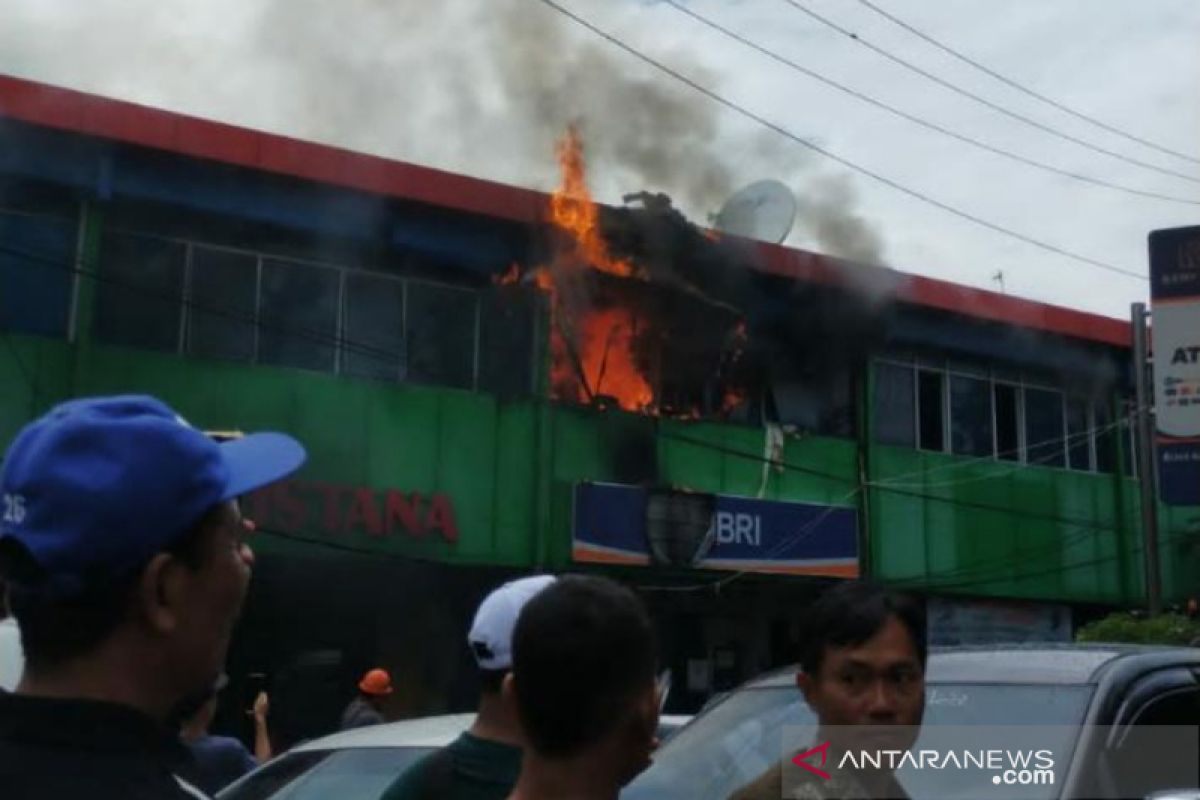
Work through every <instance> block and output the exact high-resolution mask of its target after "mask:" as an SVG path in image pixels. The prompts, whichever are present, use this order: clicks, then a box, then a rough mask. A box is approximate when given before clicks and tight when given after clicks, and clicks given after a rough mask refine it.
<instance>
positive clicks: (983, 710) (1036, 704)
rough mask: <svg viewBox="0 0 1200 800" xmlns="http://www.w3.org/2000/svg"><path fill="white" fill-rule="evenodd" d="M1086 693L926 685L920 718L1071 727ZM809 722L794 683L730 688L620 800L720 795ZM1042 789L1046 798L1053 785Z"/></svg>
mask: <svg viewBox="0 0 1200 800" xmlns="http://www.w3.org/2000/svg"><path fill="white" fill-rule="evenodd" d="M1091 693H1092V689H1091V687H1089V686H1033V685H1029V686H1023V685H1012V684H1005V685H995V684H943V685H938V686H933V685H931V686H930V687H929V689H928V693H927V698H926V711H925V723H926V724H927V725H994V726H1001V725H1041V726H1071V725H1075V724H1078V723H1079V722H1081V721H1082V719H1083V715H1084V712H1085V710H1086V709H1087V704H1088V701H1089V699H1090V697H1091ZM815 721H816V720H815V717H814V716H813V713H812V712H811V711H810V710H809V708H808V706H807V705H805V703H804V701H803V699H802V698H801V696H800V692H799V691H797V690H796V688H795V687H792V686H777V687H770V688H751V689H744V690H742V691H739V692H735V693H733V694H732V695H730V696H729V698H727V699H726V700H725V701H723V702H721V703H719V704H718V705H716V706H714V707H713V708H712V709H711V710H709V711H708V712H707V713H705V714H704V715H702V716H701V717H699V718H697V719H696V721H695V722H693V723H692V724H691V725H689V726H687V727H686V728H684V729H683V730H681V731H680V732H679V734H678V735H677V736H675V737H674V738H673V739H672V740H671V742H670V744H669V745H667V746H664V747H663V749H662V750H661V751H660V752H659V753H658V754H657V756H656V757H655V761H654V765H653V766H651V767H650V769H648V770H647V771H646V772H645V773H643V774H642V775H641V776H640V777H639V778H638V779H637V780H636V781H634V782H633V783H632V784H631V785H630V786H629V788H627V789H626V790H625V792H624V793H623V794H622V795H621V797H622V800H652V798H653V799H654V800H658V799H660V798H681V799H682V798H687V800H725V799H726V798H728V797H729V796H730V795H731V794H733V792H734V791H735V790H737V789H739V788H740V787H742V786H744V785H746V784H747V783H749V782H750V781H752V780H754V779H755V778H757V777H758V776H759V775H761V774H762V773H763V772H765V771H766V770H767V769H769V768H770V767H772V766H773V765H774V764H775V763H776V762H777V761H778V760H779V758H780V755H781V754H780V743H781V742H782V741H783V734H784V728H785V727H790V726H810V725H813V724H815ZM797 744H798V745H799V744H801V743H797ZM1064 744H1066V743H1064ZM917 746H920V742H918V745H917ZM1065 752H1070V750H1069V747H1068V749H1067V750H1065ZM896 775H897V778H898V779H899V780H900V782H901V784H903V785H904V787H905V789H906V790H908V793H909V795H910V796H912V797H919V796H923V795H924V794H927V792H922V791H921V789H922V786H921V782H922V781H923V780H926V781H927V780H929V779H930V778H929V776H930V773H928V772H926V773H921V772H912V773H906V772H905V771H904V770H898V771H897V773H896ZM988 788H990V787H988ZM943 789H944V787H939V792H940V793H941V794H943V795H944V791H941V790H943ZM985 791H986V789H985ZM1046 791H1047V796H1050V792H1051V791H1052V787H1046ZM963 796H964V797H966V796H968V795H967V794H964V795H963Z"/></svg>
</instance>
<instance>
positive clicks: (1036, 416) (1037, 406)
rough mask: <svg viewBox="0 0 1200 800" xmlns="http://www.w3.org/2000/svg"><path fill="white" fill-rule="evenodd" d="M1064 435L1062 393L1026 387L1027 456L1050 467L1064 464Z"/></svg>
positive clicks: (1032, 462)
mask: <svg viewBox="0 0 1200 800" xmlns="http://www.w3.org/2000/svg"><path fill="white" fill-rule="evenodd" d="M1063 439H1064V435H1063V396H1062V393H1061V392H1056V391H1053V390H1049V389H1033V388H1030V387H1026V388H1025V450H1026V456H1025V460H1026V461H1028V462H1029V463H1030V464H1038V465H1040V466H1046V467H1061V466H1063V465H1064V463H1065V457H1064V452H1065V448H1064V446H1063Z"/></svg>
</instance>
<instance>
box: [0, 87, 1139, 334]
mask: <svg viewBox="0 0 1200 800" xmlns="http://www.w3.org/2000/svg"><path fill="white" fill-rule="evenodd" d="M0 115H3V116H7V117H11V118H13V119H18V120H21V121H23V122H29V123H33V124H37V125H44V126H47V127H51V128H59V129H62V130H68V131H72V132H75V133H83V134H88V135H92V136H99V137H103V138H106V139H114V140H116V141H121V142H128V143H130V144H136V145H142V146H144V147H153V148H157V149H160V150H167V151H170V152H175V153H181V154H184V155H188V156H195V157H198V158H207V159H212V160H214V161H220V162H223V163H227V164H235V165H238V166H243V167H249V168H252V169H258V170H264V171H268V172H275V173H278V174H282V175H292V176H296V177H299V178H305V179H308V180H313V181H319V182H323V183H330V184H334V185H337V186H344V187H347V188H352V189H359V190H362V191H366V192H371V193H374V194H383V195H389V196H392V197H399V198H404V199H406V200H414V201H417V202H421V203H427V204H430V205H436V206H443V207H446V208H453V209H457V210H460V211H466V212H470V213H475V214H481V215H485V216H491V217H498V218H500V219H506V220H512V221H515V222H521V223H537V222H540V221H541V220H542V219H543V216H544V215H543V209H544V208H545V207H546V202H547V198H546V195H545V194H543V193H541V192H535V191H532V190H530V189H521V188H518V187H515V186H506V185H504V184H499V183H493V182H491V181H485V180H481V179H478V178H472V177H468V176H466V175H456V174H454V173H450V172H443V171H441V170H436V169H432V168H429V167H422V166H419V165H416V164H407V163H404V162H401V161H390V160H387V159H384V158H379V157H376V156H369V155H363V154H361V153H354V152H351V151H349V150H343V149H340V148H337V147H331V146H328V145H321V144H315V143H313V142H304V141H301V140H299V139H292V138H289V137H286V136H277V135H275V134H270V133H263V132H260V131H253V130H249V129H246V128H239V127H236V126H234V125H228V124H225V123H220V122H213V121H211V120H204V119H199V118H197V117H190V116H186V115H183V114H175V113H172V112H168V111H162V110H159V109H154V108H148V107H146V106H141V105H137V104H134V103H127V102H124V101H121V100H113V99H110V98H106V97H98V96H96V95H89V94H85V93H83V92H77V91H74V90H71V89H63V88H60V87H57V86H49V85H46V84H41V83H35V82H33V81H26V80H22V79H19V78H13V77H10V76H4V75H0ZM755 246H756V247H758V249H759V252H760V254H761V256H762V258H761V259H760V267H761V268H762V269H765V270H767V271H769V272H774V273H776V274H779V275H785V276H788V277H794V278H799V279H806V280H815V281H822V282H844V281H846V280H847V279H848V278H847V275H848V272H861V273H862V274H863V275H866V276H868V277H869V278H870V280H871V281H872V282H876V281H878V282H887V283H890V284H893V285H894V288H895V290H896V292H897V294H898V296H899V297H900V299H902V300H905V301H908V302H912V303H916V304H919V305H923V306H928V307H930V308H937V309H942V310H946V311H952V312H955V313H958V314H963V315H966V316H971V317H976V318H979V319H988V320H995V321H997V322H1005V323H1009V324H1013V325H1020V326H1025V327H1030V328H1036V329H1039V330H1045V331H1050V332H1052V333H1058V334H1062V335H1065V336H1072V337H1075V338H1079V339H1087V340H1091V341H1097V342H1103V343H1105V344H1111V345H1117V346H1120V347H1129V346H1130V345H1131V341H1132V336H1131V332H1130V327H1129V323H1127V322H1123V321H1121V320H1117V319H1112V318H1110V317H1102V316H1098V315H1095V314H1087V313H1084V312H1082V311H1074V310H1072V309H1068V308H1062V307H1059V306H1052V305H1047V304H1045V303H1037V302H1033V301H1030V300H1020V299H1018V298H1014V297H1008V296H1006V295H1002V294H997V293H996V292H989V291H984V290H981V289H971V288H968V287H965V286H960V285H958V284H954V283H949V282H947V281H939V280H935V279H933V278H925V277H920V276H915V275H906V274H904V273H899V272H895V271H893V270H888V269H884V268H881V267H861V266H859V265H848V264H846V262H842V261H839V260H838V259H833V258H828V257H826V256H822V255H818V254H815V253H809V252H806V251H803V250H792V249H788V248H784V247H780V246H775V245H767V244H762V245H759V244H757V243H755ZM849 279H850V280H853V276H852V275H851V276H850V277H849Z"/></svg>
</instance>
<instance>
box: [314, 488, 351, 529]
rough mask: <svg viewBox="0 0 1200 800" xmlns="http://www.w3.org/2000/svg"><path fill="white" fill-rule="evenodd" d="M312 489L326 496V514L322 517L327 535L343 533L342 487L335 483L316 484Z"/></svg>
mask: <svg viewBox="0 0 1200 800" xmlns="http://www.w3.org/2000/svg"><path fill="white" fill-rule="evenodd" d="M312 488H314V489H316V490H317V491H319V492H320V493H321V494H322V495H324V496H325V513H324V515H323V516H322V517H321V522H322V527H323V528H324V529H325V532H326V533H341V532H342V513H341V512H342V508H341V506H342V503H341V499H342V492H343V491H344V490H343V488H342V487H341V486H338V485H337V484H333V483H314V484H312Z"/></svg>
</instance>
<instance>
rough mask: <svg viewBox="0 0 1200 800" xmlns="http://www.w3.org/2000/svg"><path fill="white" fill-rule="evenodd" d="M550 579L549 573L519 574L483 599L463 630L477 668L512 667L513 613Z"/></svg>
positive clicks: (515, 621)
mask: <svg viewBox="0 0 1200 800" xmlns="http://www.w3.org/2000/svg"><path fill="white" fill-rule="evenodd" d="M552 583H554V576H553V575H534V576H532V577H529V578H520V579H518V580H515V581H509V582H508V583H506V584H504V585H503V586H501V587H500V588H499V589H496V590H494V591H493V592H492V593H491V594H489V595H488V596H487V597H485V598H484V599H483V602H482V603H480V604H479V610H478V611H476V612H475V621H474V622H472V623H471V631H470V633H468V634H467V644H468V645H469V646H470V648H471V652H472V653H474V654H475V661H476V662H477V663H478V664H479V668H480V669H487V670H504V669H512V637H513V628H515V627H516V626H517V617H518V616H520V614H521V609H522V608H524V607H525V604H526V603H528V602H529V601H530V599H532V598H533V596H534V595H536V594H537V593H538V592H540V591H541V590H542V589H545V588H546V587H547V586H549V585H550V584H552Z"/></svg>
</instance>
